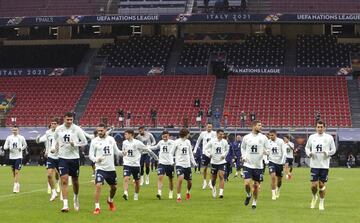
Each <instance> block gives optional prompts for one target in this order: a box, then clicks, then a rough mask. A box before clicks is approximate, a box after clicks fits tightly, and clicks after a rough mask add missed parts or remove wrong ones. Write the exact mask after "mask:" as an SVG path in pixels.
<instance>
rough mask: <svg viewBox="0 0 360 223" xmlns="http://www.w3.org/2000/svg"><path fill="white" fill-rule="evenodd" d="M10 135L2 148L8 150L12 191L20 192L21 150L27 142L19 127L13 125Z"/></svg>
mask: <svg viewBox="0 0 360 223" xmlns="http://www.w3.org/2000/svg"><path fill="white" fill-rule="evenodd" d="M11 131H12V135H9V136H8V137H7V138H6V140H5V144H4V150H9V163H10V165H11V169H12V173H13V177H14V187H13V192H14V193H19V192H20V183H19V178H20V170H21V166H22V159H23V151H24V150H25V149H26V147H27V144H26V141H25V138H24V136H22V135H20V134H19V128H18V127H17V126H16V125H15V126H13V127H12V129H11Z"/></svg>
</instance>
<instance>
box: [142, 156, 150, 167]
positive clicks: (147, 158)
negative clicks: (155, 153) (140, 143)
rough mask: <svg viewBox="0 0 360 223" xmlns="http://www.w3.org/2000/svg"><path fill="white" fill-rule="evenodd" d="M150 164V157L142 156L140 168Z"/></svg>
mask: <svg viewBox="0 0 360 223" xmlns="http://www.w3.org/2000/svg"><path fill="white" fill-rule="evenodd" d="M145 163H146V164H150V155H149V154H142V155H141V158H140V166H144V164H145Z"/></svg>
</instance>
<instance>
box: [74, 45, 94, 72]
mask: <svg viewBox="0 0 360 223" xmlns="http://www.w3.org/2000/svg"><path fill="white" fill-rule="evenodd" d="M98 51H99V48H90V49H89V50H88V52H87V53H86V54H85V56H84V58H83V59H82V60H81V63H80V64H79V65H78V66H77V68H76V74H88V73H89V71H90V68H91V65H92V63H93V61H94V59H95V57H96V55H97V53H98Z"/></svg>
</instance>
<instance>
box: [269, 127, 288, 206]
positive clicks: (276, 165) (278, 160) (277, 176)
mask: <svg viewBox="0 0 360 223" xmlns="http://www.w3.org/2000/svg"><path fill="white" fill-rule="evenodd" d="M269 134H270V154H269V173H270V177H271V195H272V196H271V199H272V200H276V199H277V198H279V197H280V188H281V184H282V177H283V167H284V164H285V160H286V147H285V144H284V141H283V140H282V139H280V138H278V137H277V133H276V130H270V131H269Z"/></svg>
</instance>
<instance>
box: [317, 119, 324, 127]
mask: <svg viewBox="0 0 360 223" xmlns="http://www.w3.org/2000/svg"><path fill="white" fill-rule="evenodd" d="M316 125H323V126H324V127H325V122H324V121H323V120H317V121H316Z"/></svg>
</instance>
